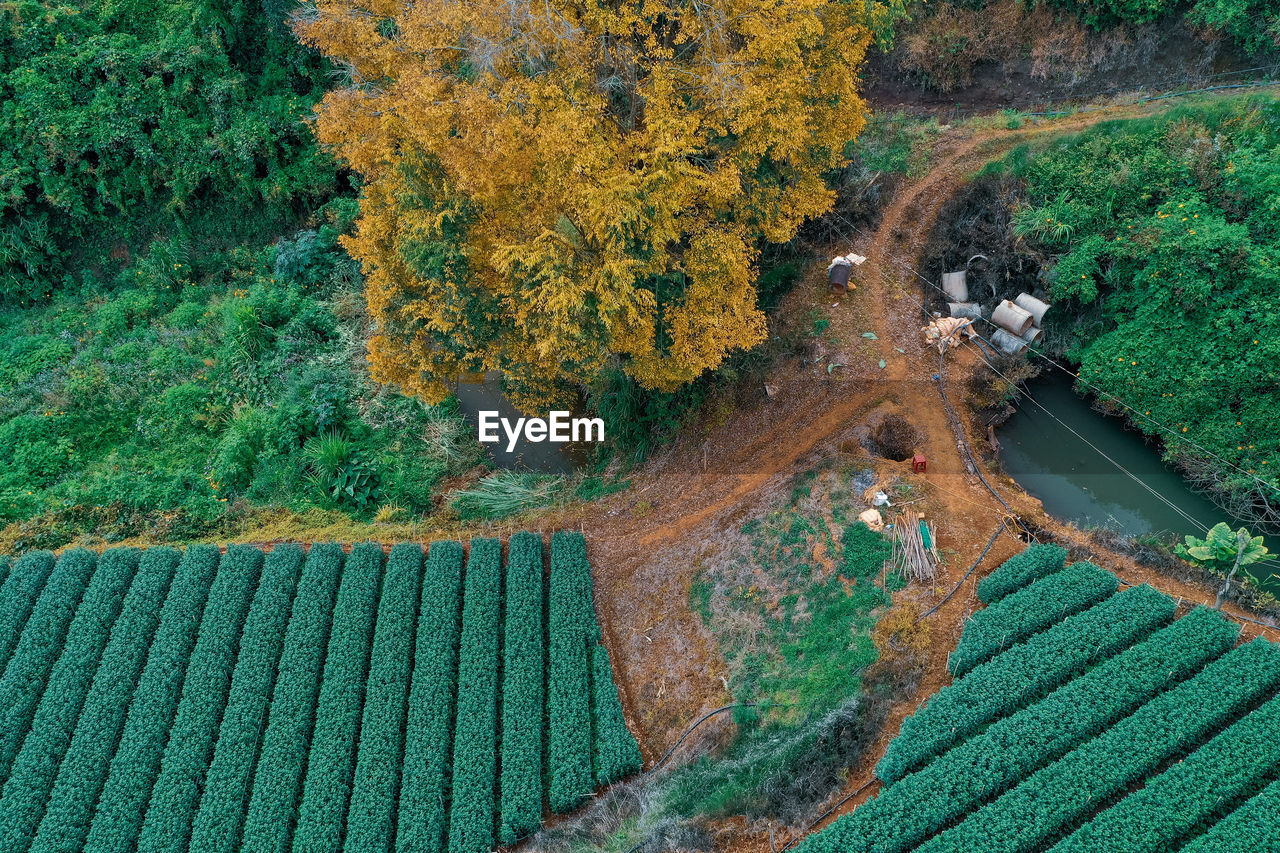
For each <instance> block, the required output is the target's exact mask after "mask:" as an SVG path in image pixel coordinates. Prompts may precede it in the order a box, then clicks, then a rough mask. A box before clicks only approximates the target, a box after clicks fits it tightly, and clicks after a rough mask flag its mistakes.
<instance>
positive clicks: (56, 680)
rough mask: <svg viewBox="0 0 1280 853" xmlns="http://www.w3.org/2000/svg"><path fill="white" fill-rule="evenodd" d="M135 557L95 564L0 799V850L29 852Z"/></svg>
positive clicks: (129, 553) (128, 552) (132, 552)
mask: <svg viewBox="0 0 1280 853" xmlns="http://www.w3.org/2000/svg"><path fill="white" fill-rule="evenodd" d="M140 556H141V555H140V554H139V552H138V550H137V549H136V548H117V549H115V550H112V551H107V552H106V553H105V554H103V555H102V558H101V559H100V560H98V567H97V570H96V571H95V572H94V573H93V577H92V578H91V579H90V581H89V586H88V588H87V589H86V590H85V593H84V598H83V599H81V601H80V604H79V606H78V607H77V608H76V615H75V618H74V619H72V621H71V626H70V628H69V629H68V630H67V635H66V638H65V640H64V641H63V648H62V653H61V654H60V655H58V659H57V662H56V663H55V664H54V666H53V669H52V671H51V672H50V673H49V680H48V682H47V683H46V684H45V685H44V692H43V693H42V694H41V696H40V702H39V704H38V705H37V706H36V713H35V718H34V719H33V720H32V723H31V729H30V730H29V731H28V732H26V737H25V738H23V740H22V748H21V749H20V750H19V752H18V754H17V757H16V758H15V759H14V762H13V767H12V770H11V772H10V774H9V779H8V781H7V782H5V785H4V794H3V796H0V839H3V842H2V843H0V850H5V851H12V853H26V851H27V850H29V849H30V847H31V841H32V839H33V838H34V837H35V834H36V829H38V828H39V826H40V819H41V818H43V817H44V810H45V806H46V804H47V803H48V799H49V794H50V792H51V791H52V790H53V783H54V782H55V781H56V779H57V775H58V765H59V764H61V763H62V759H63V757H64V756H65V755H66V749H67V746H68V744H69V743H70V742H71V736H72V735H73V734H74V733H75V726H76V720H77V719H78V718H79V716H80V710H81V709H82V708H83V707H84V702H85V697H87V696H88V694H89V688H90V686H91V685H92V684H93V674H94V673H95V672H96V671H97V669H98V664H99V663H101V661H102V652H103V650H104V649H105V648H106V646H107V640H108V639H109V638H110V634H111V626H112V625H114V624H115V621H116V619H117V618H118V617H119V615H120V608H121V606H122V605H123V603H124V597H125V593H126V592H127V591H128V589H129V585H130V583H131V582H132V580H133V577H134V574H135V573H136V572H137V570H138V558H139V557H140Z"/></svg>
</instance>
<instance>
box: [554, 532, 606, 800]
mask: <svg viewBox="0 0 1280 853" xmlns="http://www.w3.org/2000/svg"><path fill="white" fill-rule="evenodd" d="M590 596H591V569H590V566H589V565H588V563H587V554H586V543H585V541H584V540H583V538H582V536H581V534H577V533H568V532H564V531H558V532H556V533H554V534H552V536H551V580H550V590H549V595H548V598H549V601H550V607H549V620H550V625H549V632H548V634H549V640H550V645H549V648H548V666H549V676H548V679H547V723H548V726H549V732H548V750H547V754H548V761H549V762H550V773H551V787H550V791H549V797H550V801H551V810H552V811H553V812H556V813H557V814H564V813H566V812H570V811H573V810H574V809H576V808H577V807H578V806H579V805H580V804H581V803H582V801H583V800H584V799H586V797H588V796H589V795H590V794H591V791H592V790H593V787H594V786H593V784H592V775H591V743H592V734H591V700H590V695H591V675H590V670H589V666H590V661H589V660H588V651H587V650H588V643H589V642H594V641H595V637H594V635H593V632H592V629H591V627H589V625H590V623H591V622H594V619H592V620H590V622H589V621H588V619H587V611H588V608H590V606H591V597H590Z"/></svg>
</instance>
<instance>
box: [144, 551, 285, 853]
mask: <svg viewBox="0 0 1280 853" xmlns="http://www.w3.org/2000/svg"><path fill="white" fill-rule="evenodd" d="M261 570H262V552H261V551H259V550H258V549H257V548H252V547H250V546H247V545H232V546H230V547H229V548H227V552H226V554H225V555H224V556H223V558H222V565H221V566H220V567H219V569H218V576H217V577H216V578H215V579H214V582H213V588H212V589H211V590H210V591H209V605H208V606H207V607H206V608H205V612H204V617H203V618H202V619H201V620H200V634H199V636H198V637H197V638H196V646H195V649H194V650H193V651H192V653H191V661H190V663H189V664H188V665H187V673H186V677H185V681H184V682H183V687H182V699H181V700H180V701H179V702H178V711H177V715H176V716H175V718H174V721H173V727H172V728H171V729H170V730H169V742H168V744H167V745H166V746H165V750H164V758H163V759H162V760H161V763H160V775H159V776H158V777H157V778H156V784H155V788H154V789H153V790H152V792H151V802H150V803H149V804H148V806H147V816H146V818H145V819H144V820H143V822H142V832H141V834H140V835H139V837H138V851H139V853H159V851H163V850H169V851H179V850H186V848H187V841H188V838H189V836H190V834H191V822H192V820H193V819H194V818H195V816H196V809H197V807H198V806H199V805H200V800H199V798H200V788H201V786H202V784H203V782H204V778H205V771H206V770H207V769H208V767H209V758H210V755H211V754H212V752H213V745H214V739H215V738H216V737H217V734H218V732H217V729H218V720H219V718H220V717H221V715H222V710H223V706H224V705H225V704H226V699H227V689H228V687H229V686H230V684H231V674H232V670H233V668H234V667H235V663H236V648H237V645H238V642H239V640H240V632H241V628H242V627H243V624H244V618H245V612H246V610H247V609H248V607H249V600H250V598H251V597H252V596H253V591H254V589H255V588H256V587H257V585H258V577H259V573H260V572H261Z"/></svg>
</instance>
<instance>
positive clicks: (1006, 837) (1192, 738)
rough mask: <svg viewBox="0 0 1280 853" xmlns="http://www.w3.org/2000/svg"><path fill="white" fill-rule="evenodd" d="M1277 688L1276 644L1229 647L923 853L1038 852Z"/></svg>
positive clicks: (1278, 652) (1256, 642)
mask: <svg viewBox="0 0 1280 853" xmlns="http://www.w3.org/2000/svg"><path fill="white" fill-rule="evenodd" d="M1277 685H1280V646H1277V645H1275V644H1273V643H1269V642H1267V641H1266V640H1263V639H1258V640H1254V641H1253V642H1252V643H1248V644H1246V645H1244V646H1241V647H1240V648H1237V649H1234V650H1233V651H1231V652H1229V653H1228V654H1226V655H1224V656H1223V657H1222V658H1221V659H1219V660H1217V661H1214V662H1213V663H1211V664H1210V665H1209V666H1207V667H1205V669H1204V670H1203V671H1201V672H1200V673H1198V674H1197V675H1195V676H1194V677H1192V678H1190V679H1188V680H1187V681H1185V682H1183V683H1181V684H1178V685H1177V686H1176V687H1173V688H1172V689H1170V690H1167V691H1165V692H1164V693H1161V694H1160V695H1159V696H1156V697H1155V698H1154V699H1152V700H1151V701H1150V702H1148V703H1147V704H1146V705H1143V706H1142V707H1141V708H1139V709H1138V710H1137V711H1135V712H1134V713H1133V714H1132V715H1131V716H1128V717H1126V718H1125V719H1123V720H1120V721H1119V722H1118V723H1116V724H1115V726H1113V727H1112V728H1110V729H1108V730H1107V731H1105V732H1103V733H1102V734H1100V735H1099V736H1098V737H1096V738H1094V739H1093V740H1091V741H1089V742H1088V743H1085V744H1083V745H1082V746H1080V747H1079V748H1078V749H1076V750H1074V751H1072V752H1071V753H1070V754H1068V755H1066V756H1064V757H1063V758H1062V759H1061V760H1059V761H1057V762H1055V763H1053V764H1051V765H1049V766H1048V767H1045V768H1044V769H1043V770H1040V771H1039V772H1038V773H1035V774H1033V775H1032V776H1030V777H1029V778H1027V779H1025V780H1024V781H1023V782H1022V783H1021V784H1020V785H1018V786H1017V787H1016V788H1013V789H1012V790H1010V791H1008V792H1007V793H1005V794H1004V795H1003V796H1002V797H1000V798H999V799H997V800H996V801H995V802H994V803H991V804H989V805H988V806H987V807H986V808H983V809H980V810H979V811H977V812H976V813H974V814H973V815H971V816H970V817H969V818H968V819H967V820H965V821H964V822H963V823H961V824H960V825H959V826H956V827H954V828H953V829H950V830H948V831H946V832H944V833H942V834H941V835H939V836H937V837H936V838H934V839H933V840H932V841H930V842H929V843H928V844H926V845H924V846H922V847H921V848H920V850H921V853H943V851H954V853H971V851H974V850H982V851H984V853H1015V851H1017V853H1029V851H1033V850H1036V849H1038V845H1040V844H1041V843H1043V842H1045V841H1047V840H1048V839H1050V838H1052V837H1053V836H1054V835H1055V834H1056V833H1057V832H1059V831H1060V830H1062V829H1063V828H1064V827H1068V826H1070V825H1071V824H1072V822H1074V821H1076V820H1079V819H1080V818H1082V817H1084V816H1087V815H1088V814H1089V813H1090V812H1091V811H1092V810H1093V809H1094V808H1095V807H1096V806H1097V804H1098V803H1099V802H1105V801H1106V800H1107V799H1108V798H1109V797H1112V796H1114V795H1116V794H1118V793H1120V792H1122V791H1124V790H1125V789H1126V788H1127V787H1128V786H1129V785H1131V784H1133V783H1134V782H1136V781H1138V780H1140V779H1142V778H1143V777H1145V776H1146V775H1147V774H1148V773H1150V772H1151V771H1153V770H1155V769H1156V768H1157V767H1159V766H1160V764H1161V763H1162V762H1163V761H1165V760H1167V759H1169V758H1170V757H1172V756H1174V755H1176V754H1177V753H1178V752H1179V751H1180V750H1183V749H1185V748H1186V746H1187V745H1188V744H1194V743H1197V742H1199V741H1200V740H1201V739H1202V738H1204V736H1205V735H1206V734H1208V733H1210V732H1212V731H1213V730H1214V729H1215V728H1216V727H1217V726H1220V725H1222V724H1224V723H1226V722H1228V721H1229V720H1231V719H1232V718H1233V717H1234V716H1235V715H1236V714H1237V713H1238V712H1239V711H1240V710H1241V709H1243V708H1245V707H1247V706H1248V705H1249V704H1250V703H1251V702H1254V701H1256V700H1257V699H1259V698H1260V697H1263V696H1265V695H1268V694H1269V693H1271V692H1272V691H1274V689H1275V688H1276V686H1277ZM1272 736H1273V737H1274V730H1273V731H1272ZM1250 760H1251V761H1253V760H1257V759H1256V757H1251V758H1250ZM1090 849H1096V848H1090ZM1162 849H1163V848H1162Z"/></svg>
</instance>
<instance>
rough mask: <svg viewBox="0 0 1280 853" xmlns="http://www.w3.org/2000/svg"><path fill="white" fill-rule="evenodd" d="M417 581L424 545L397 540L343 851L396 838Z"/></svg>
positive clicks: (372, 848)
mask: <svg viewBox="0 0 1280 853" xmlns="http://www.w3.org/2000/svg"><path fill="white" fill-rule="evenodd" d="M421 584H422V547H421V546H419V545H415V544H411V543H402V544H400V545H396V546H395V547H394V548H392V549H391V556H390V557H389V558H388V559H387V571H386V576H385V578H384V579H383V582H382V594H381V599H380V600H379V602H378V623H377V627H376V628H375V631H374V637H373V652H372V658H371V661H370V664H369V680H368V682H367V684H366V686H365V702H364V720H363V721H362V722H361V724H360V752H359V754H358V756H357V758H356V775H355V787H354V788H353V789H352V792H351V808H350V810H349V812H348V816H347V841H346V845H345V849H347V850H360V851H362V853H377V851H382V853H386V851H388V850H389V849H390V847H391V843H392V842H393V841H394V840H395V839H394V836H393V834H392V833H393V821H394V815H395V812H396V805H397V802H396V800H397V797H398V794H399V791H398V788H399V785H400V769H401V768H400V765H401V760H402V759H403V756H404V753H403V750H404V726H405V701H406V700H407V698H408V693H409V677H410V674H411V673H410V667H411V665H412V662H413V645H414V628H415V627H416V625H417V621H418V620H417V616H418V596H419V594H420V592H421V589H422V587H421Z"/></svg>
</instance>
